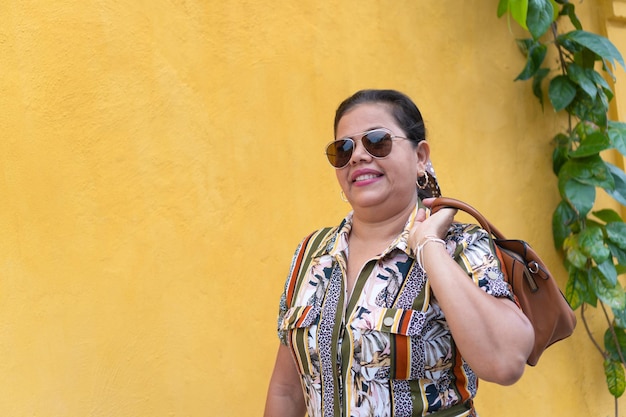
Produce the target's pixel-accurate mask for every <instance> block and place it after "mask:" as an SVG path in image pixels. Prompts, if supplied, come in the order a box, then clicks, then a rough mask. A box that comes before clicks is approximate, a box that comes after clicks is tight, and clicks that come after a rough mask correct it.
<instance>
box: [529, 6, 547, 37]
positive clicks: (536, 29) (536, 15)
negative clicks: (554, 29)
mask: <svg viewBox="0 0 626 417" xmlns="http://www.w3.org/2000/svg"><path fill="white" fill-rule="evenodd" d="M553 21H554V8H553V7H552V3H550V1H549V0H529V1H528V15H527V17H526V25H527V26H528V31H529V32H530V34H531V35H532V36H533V38H534V39H539V38H540V37H541V35H543V34H544V33H546V32H547V30H548V28H550V24H551V23H552V22H553Z"/></svg>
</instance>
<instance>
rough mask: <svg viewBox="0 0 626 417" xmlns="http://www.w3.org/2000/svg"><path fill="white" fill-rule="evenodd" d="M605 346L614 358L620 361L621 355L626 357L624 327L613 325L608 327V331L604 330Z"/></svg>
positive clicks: (625, 333)
mask: <svg viewBox="0 0 626 417" xmlns="http://www.w3.org/2000/svg"><path fill="white" fill-rule="evenodd" d="M617 311H622V310H617ZM611 329H612V330H611ZM616 339H617V340H616ZM616 342H617V343H616ZM604 348H605V349H606V351H607V353H608V354H609V356H610V357H611V359H613V360H616V361H620V360H621V357H624V358H626V332H625V331H624V329H623V328H620V327H618V326H611V327H609V328H608V329H606V332H604Z"/></svg>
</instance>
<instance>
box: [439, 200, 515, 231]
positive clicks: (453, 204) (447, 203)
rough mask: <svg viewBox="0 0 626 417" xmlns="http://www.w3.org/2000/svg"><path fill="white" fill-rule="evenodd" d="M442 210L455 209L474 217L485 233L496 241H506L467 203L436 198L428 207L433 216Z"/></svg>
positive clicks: (496, 229)
mask: <svg viewBox="0 0 626 417" xmlns="http://www.w3.org/2000/svg"><path fill="white" fill-rule="evenodd" d="M442 208H455V209H458V210H461V211H464V212H466V213H467V214H469V215H471V216H472V217H474V218H475V219H476V220H478V223H479V224H480V225H481V226H482V228H483V229H485V230H486V231H487V233H489V234H492V235H493V236H495V238H496V239H502V240H505V239H506V238H505V237H504V235H503V234H502V233H501V232H500V231H499V230H498V228H497V227H496V226H494V225H493V224H492V223H491V222H490V221H489V220H487V219H486V218H485V216H483V215H482V214H480V212H479V211H478V210H476V209H475V208H474V207H472V206H470V205H469V204H467V203H464V202H463V201H461V200H457V199H455V198H449V197H438V198H436V199H435V201H433V204H432V206H431V207H430V213H431V214H435V213H436V212H438V211H439V210H440V209H442Z"/></svg>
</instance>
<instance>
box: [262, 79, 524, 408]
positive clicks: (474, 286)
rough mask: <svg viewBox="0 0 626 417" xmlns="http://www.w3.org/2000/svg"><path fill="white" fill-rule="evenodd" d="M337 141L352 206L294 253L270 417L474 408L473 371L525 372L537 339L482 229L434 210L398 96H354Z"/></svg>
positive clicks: (410, 108) (406, 104)
mask: <svg viewBox="0 0 626 417" xmlns="http://www.w3.org/2000/svg"><path fill="white" fill-rule="evenodd" d="M335 138H337V139H336V140H335V141H333V142H331V143H330V144H329V145H328V147H327V149H326V153H327V156H328V160H329V161H330V163H331V165H333V167H334V168H335V169H336V175H337V181H338V182H339V185H340V186H341V189H342V194H345V198H346V199H347V201H348V202H349V203H350V205H351V206H352V212H351V213H350V214H348V216H347V217H346V218H345V219H344V220H343V222H341V224H340V225H339V226H338V227H336V228H332V229H329V228H327V229H322V230H320V231H317V232H315V233H314V234H313V235H311V236H310V237H308V238H306V239H305V240H304V241H303V242H302V243H301V244H300V246H299V247H298V249H297V251H296V254H295V256H294V260H293V262H292V266H291V273H290V275H289V277H288V280H287V283H286V286H285V292H284V293H283V296H282V299H281V308H280V314H279V323H278V326H279V337H280V341H281V344H280V345H279V348H278V354H277V357H276V364H275V367H274V372H273V375H272V379H271V381H270V386H269V391H268V396H267V403H266V407H265V416H266V417H278V416H280V417H284V416H299V417H301V416H303V415H304V414H305V412H308V415H309V416H310V417H316V416H376V417H382V416H414V415H435V416H441V417H444V416H475V415H476V413H475V411H474V408H473V404H472V399H473V398H474V396H475V395H476V389H477V382H478V379H479V378H480V379H484V380H486V381H491V382H495V383H499V384H503V385H508V384H512V383H514V382H515V381H517V380H518V379H519V378H520V377H521V375H522V373H523V371H524V367H525V362H526V359H527V358H528V355H529V353H530V351H531V348H532V345H533V340H534V333H533V329H532V326H531V325H530V323H529V321H528V319H527V318H526V317H525V316H524V314H523V313H522V312H521V310H520V309H519V308H518V306H517V305H516V303H515V302H514V297H513V295H512V293H511V290H510V287H509V286H508V284H506V282H504V280H503V276H502V272H501V270H500V266H499V262H498V259H497V257H496V256H494V251H493V247H492V246H491V244H490V240H489V238H488V236H487V234H486V233H485V232H484V231H483V230H482V229H480V228H479V227H478V226H475V225H468V224H460V223H453V219H454V215H455V211H454V210H452V209H442V210H440V211H438V212H437V213H435V214H433V215H431V216H428V215H427V210H426V209H427V208H428V207H429V206H430V204H431V203H432V199H429V198H424V197H429V196H437V195H438V192H439V189H438V186H437V184H436V180H435V179H434V171H432V166H431V165H430V149H429V145H428V143H427V142H426V141H425V128H424V123H423V120H422V116H421V114H420V112H419V110H418V108H417V107H416V106H415V104H414V103H413V102H412V101H411V100H410V99H409V98H408V97H406V96H405V95H404V94H402V93H399V92H397V91H393V90H363V91H359V92H357V93H356V94H354V95H353V96H351V97H349V98H348V99H346V100H345V101H344V102H343V103H342V104H341V105H340V106H339V108H338V109H337V112H336V115H335ZM429 171H430V173H429Z"/></svg>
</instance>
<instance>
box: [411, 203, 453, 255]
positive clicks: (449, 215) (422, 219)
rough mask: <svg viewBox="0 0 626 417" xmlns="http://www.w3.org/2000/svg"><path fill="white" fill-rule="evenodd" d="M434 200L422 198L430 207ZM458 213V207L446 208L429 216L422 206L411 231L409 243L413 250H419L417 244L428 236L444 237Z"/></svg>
mask: <svg viewBox="0 0 626 417" xmlns="http://www.w3.org/2000/svg"><path fill="white" fill-rule="evenodd" d="M433 201H435V199H434V198H427V199H424V200H422V203H424V205H425V206H426V207H428V208H430V206H431V205H432V203H433ZM456 213H457V209H453V208H444V209H441V210H439V211H438V212H437V213H435V214H433V215H431V216H427V213H426V209H424V208H420V209H419V210H418V212H417V215H416V217H415V222H414V223H413V227H412V228H411V231H410V232H409V245H411V247H412V248H413V250H417V246H418V245H419V244H420V243H422V242H424V239H425V238H426V236H432V237H436V238H439V239H443V238H444V237H445V236H446V234H447V233H448V229H450V225H451V224H452V222H453V221H454V216H455V215H456Z"/></svg>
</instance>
